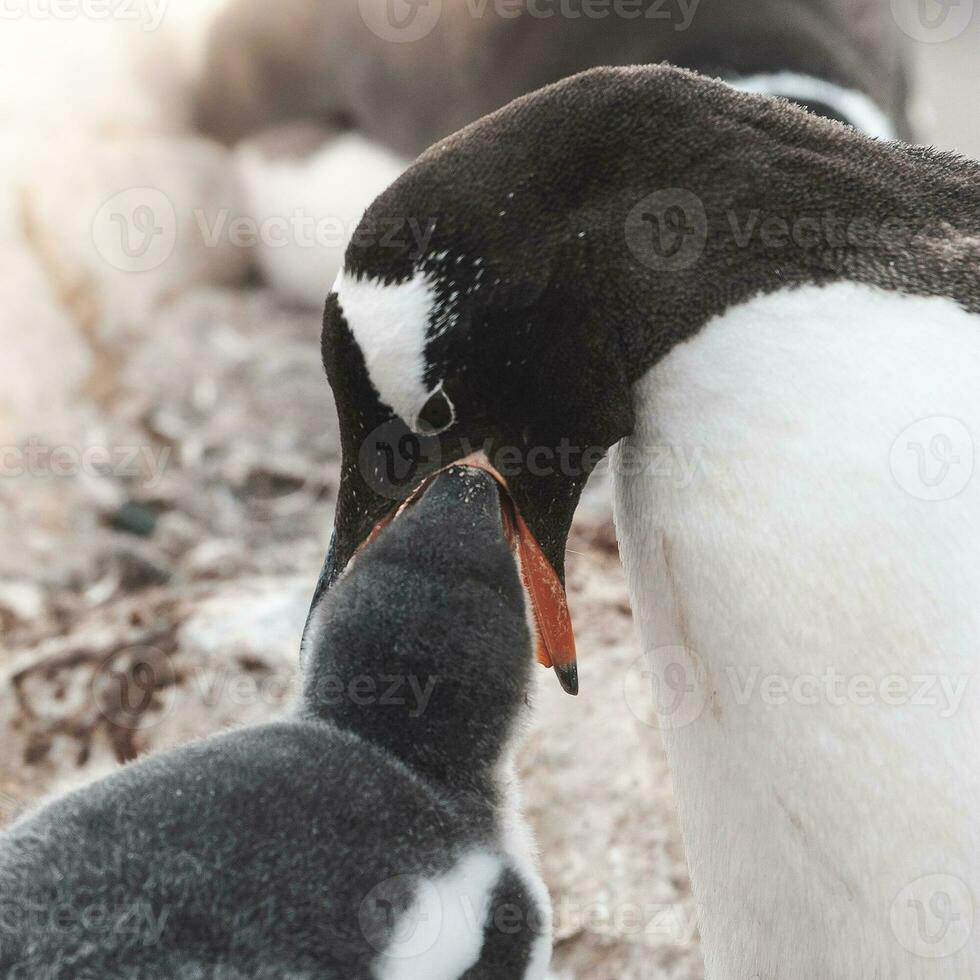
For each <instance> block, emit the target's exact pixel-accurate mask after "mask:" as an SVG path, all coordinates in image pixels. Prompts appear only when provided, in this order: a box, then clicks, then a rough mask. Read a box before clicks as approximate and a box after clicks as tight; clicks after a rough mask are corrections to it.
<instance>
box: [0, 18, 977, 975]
mask: <svg viewBox="0 0 980 980" xmlns="http://www.w3.org/2000/svg"><path fill="white" fill-rule="evenodd" d="M381 2H382V0H362V2H361V4H360V5H359V6H358V5H354V4H352V3H349V2H348V0H336V3H337V10H338V11H341V9H342V8H343V10H344V11H346V14H345V15H346V16H355V14H356V15H358V16H360V17H361V19H362V21H363V22H364V23H365V24H367V26H368V27H371V24H372V20H373V18H374V16H375V14H374V13H373V12H372V7H371V5H372V4H374V5H376V4H380V3H381ZM457 2H458V3H462V2H463V0H452V3H457ZM885 2H886V5H887V0H885ZM896 2H897V0H896ZM909 2H910V3H911V2H912V0H909ZM916 2H918V0H916ZM930 2H932V0H930ZM446 3H447V4H450V0H446ZM234 5H235V0H155V2H154V0H4V2H3V6H2V11H0V128H2V139H3V146H4V152H3V154H2V155H0V179H2V184H3V195H2V197H0V745H3V747H4V751H3V752H2V753H0V825H2V824H3V823H5V822H7V821H9V820H10V819H12V818H13V817H14V816H15V815H16V814H17V813H18V812H20V811H21V810H22V809H23V808H24V807H25V806H27V805H29V804H30V803H31V802H32V801H34V800H36V799H38V798H39V797H41V796H43V795H45V794H47V793H49V792H51V791H53V790H57V789H62V788H64V787H66V786H68V785H72V784H75V783H77V782H81V781H86V780H89V779H91V778H94V777H95V776H98V775H102V774H103V773H105V772H106V771H108V770H109V769H111V768H112V767H114V766H116V765H118V764H120V763H122V762H125V761H127V760H130V759H132V758H135V757H136V756H137V755H139V754H141V753H145V752H147V751H152V750H157V749H160V748H163V747H168V746H172V745H176V744H179V743H181V742H184V741H186V740H188V739H192V738H197V737H200V736H202V735H205V734H207V733H210V732H213V731H216V730H220V729H222V728H225V727H227V726H230V725H235V724H241V723H248V722H255V721H260V720H266V719H269V718H271V717H275V716H276V715H279V714H282V713H283V712H285V711H286V710H288V708H289V705H290V701H291V698H292V693H293V685H294V678H295V668H296V658H297V652H298V647H299V638H300V633H301V630H302V627H303V621H304V618H305V615H306V611H307V607H308V603H309V600H310V596H311V594H312V588H313V585H314V583H315V581H316V577H317V573H318V571H319V568H320V565H321V563H322V560H323V556H324V553H325V551H326V547H327V543H328V537H329V530H330V526H331V522H332V507H333V501H334V495H335V491H336V487H337V470H338V464H339V446H338V441H337V433H336V422H335V416H334V412H333V408H332V402H331V397H330V392H329V389H328V387H327V385H326V382H325V380H324V378H323V373H322V368H321V365H320V356H319V327H320V307H321V306H322V301H323V299H324V297H325V296H326V294H327V292H328V291H329V288H330V284H331V281H332V278H333V272H334V271H335V269H336V266H337V264H338V262H339V261H340V256H341V255H342V252H343V246H344V243H345V241H346V238H347V236H348V235H349V234H350V232H351V231H352V230H353V227H354V225H355V224H356V221H357V218H358V216H359V214H360V212H361V210H362V209H363V207H364V206H366V204H368V203H369V202H370V200H371V198H372V197H373V196H374V194H375V193H376V192H377V191H379V190H380V189H382V188H383V187H384V186H386V184H387V183H389V182H390V181H391V180H392V179H394V177H395V176H396V175H397V174H398V172H399V171H400V169H401V168H402V167H403V166H404V165H405V163H406V161H407V157H408V155H409V154H410V153H411V152H413V151H414V148H413V147H412V140H413V133H411V132H402V133H401V135H400V136H399V137H398V138H395V139H393V140H392V141H391V142H392V145H391V146H382V145H380V144H379V142H378V141H377V139H376V138H374V137H373V136H370V134H369V136H370V138H369V136H365V135H363V134H360V133H358V132H357V131H356V126H355V127H352V126H351V120H350V119H344V118H342V116H343V113H341V112H336V113H334V112H333V110H332V109H331V110H330V111H325V112H323V113H320V114H318V117H317V118H316V120H315V121H311V120H306V121H304V120H298V121H297V120H293V121H290V122H281V123H280V122H279V121H277V120H276V119H275V116H276V113H275V111H274V110H275V107H274V106H273V107H272V108H271V110H270V106H269V105H268V104H265V105H263V106H261V107H259V108H255V107H254V106H250V105H249V102H248V97H249V93H252V94H254V95H255V97H256V98H257V99H258V98H260V97H261V98H263V99H265V100H266V102H268V99H269V96H268V93H262V92H259V91H258V90H257V89H256V87H255V78H254V75H253V73H254V66H255V64H256V60H258V61H259V62H261V60H262V58H263V57H267V55H266V54H264V53H263V51H261V50H260V51H256V50H254V49H250V50H245V48H244V47H242V46H239V47H238V48H236V47H235V46H234V45H233V44H232V45H230V46H229V48H228V51H230V52H231V53H226V54H225V55H224V56H223V57H224V58H225V63H224V65H223V74H222V77H223V78H224V79H226V80H227V79H233V80H235V85H236V88H235V92H231V91H228V92H225V91H223V90H218V91H215V90H214V88H213V85H212V87H211V88H210V89H208V84H209V83H208V81H207V77H208V76H207V72H205V70H204V66H205V64H206V62H207V56H206V53H207V51H208V45H209V41H210V38H211V33H212V31H213V29H214V26H215V24H216V23H218V21H217V20H216V18H218V17H219V16H220V15H221V14H222V12H223V11H225V10H226V8H229V7H233V6H234ZM450 5H451V4H450ZM266 6H267V7H268V8H269V10H268V11H267V12H266V15H265V16H266V17H267V19H268V36H269V37H270V39H273V40H275V47H274V50H275V55H274V57H275V58H276V59H278V61H277V63H276V65H275V72H274V74H276V77H279V78H281V79H283V84H284V85H285V87H286V88H285V91H286V96H285V97H286V98H289V97H290V92H291V90H290V88H289V86H290V84H292V83H293V82H294V81H295V79H294V78H293V74H294V73H293V66H292V65H291V59H290V58H289V57H288V56H287V57H284V54H283V53H284V51H285V52H286V53H287V55H288V52H289V50H290V48H289V46H290V44H291V43H293V40H295V44H296V59H297V63H300V62H302V60H303V59H309V58H311V57H312V58H313V59H314V60H315V59H316V58H317V57H318V55H317V53H316V51H313V52H312V54H311V52H310V50H309V48H310V45H309V37H310V36H311V32H310V31H309V30H308V26H309V23H310V20H309V18H310V14H309V10H310V8H314V7H318V8H320V10H321V11H322V10H323V9H324V8H329V7H330V4H328V3H323V2H320V3H318V2H317V0H307V2H303V0H290V2H288V3H287V2H284V3H282V4H281V5H279V4H271V3H269V4H267V5H266ZM958 6H960V10H959V12H958V14H957V17H958V18H959V20H958V21H957V29H956V31H955V32H953V33H952V36H949V37H946V36H944V34H943V32H940V33H939V34H936V32H932V34H929V32H925V34H923V32H917V31H914V30H913V31H911V32H909V31H907V30H906V31H905V33H906V34H907V35H908V37H907V40H908V46H909V52H910V58H911V63H912V77H913V89H914V93H915V98H914V120H915V124H916V126H917V131H918V135H919V141H920V142H925V143H932V144H935V145H937V146H939V147H942V148H947V149H953V150H957V151H959V152H960V153H963V154H967V155H970V156H975V157H976V156H980V112H978V109H977V105H978V95H980V15H974V11H973V0H960V5H958ZM893 8H894V9H897V8H895V5H894V4H893ZM964 14H968V15H969V16H967V17H964ZM897 16H898V17H899V20H902V19H903V16H904V15H902V14H901V13H899V14H898V15H897ZM340 17H342V15H341V14H340V13H338V18H340ZM222 23H224V22H222ZM378 23H380V21H379V22H378ZM947 33H949V32H947ZM374 34H375V36H376V38H377V40H378V42H379V46H378V48H377V49H376V50H372V51H359V50H348V51H345V50H344V47H343V45H338V46H335V48H336V50H334V51H333V52H332V54H331V56H332V57H335V58H336V57H349V59H350V63H351V65H352V68H351V72H350V73H349V77H350V78H352V79H353V80H354V81H353V83H352V84H355V85H356V84H359V81H358V80H362V81H363V82H364V84H365V85H370V84H373V82H372V81H371V80H372V78H373V77H374V75H373V74H372V73H373V72H374V73H376V72H377V70H378V65H380V66H381V69H382V70H384V71H390V73H391V78H394V79H395V80H396V82H397V79H398V78H403V79H404V78H413V77H415V75H413V71H414V69H415V67H416V66H415V65H414V64H413V59H421V58H425V57H429V56H430V55H431V51H432V45H433V44H437V43H444V44H447V45H452V44H463V41H461V40H460V38H458V37H449V38H442V39H441V40H440V37H441V36H440V35H438V34H436V35H434V36H433V37H430V38H429V39H428V45H429V46H428V47H423V48H417V47H415V46H413V43H412V42H411V41H409V43H402V42H403V41H404V39H401V41H394V40H392V39H391V38H386V37H384V36H383V35H384V29H383V28H382V29H381V31H380V33H379V31H378V30H374ZM338 36H339V37H340V36H342V31H341V30H340V28H338ZM467 43H470V44H472V43H473V42H472V39H470V40H469V41H468V42H467ZM464 47H465V45H464ZM338 50H339V51H340V54H338ZM474 50H477V51H479V50H480V47H479V43H478V42H477V44H476V48H475V49H474ZM236 51H237V52H238V54H236V53H235V52H236ZM457 55H458V51H457ZM268 57H272V55H268ZM372 59H373V61H372ZM417 67H418V69H419V71H420V72H422V71H423V69H424V68H425V67H426V66H425V65H422V64H421V63H420V64H419V65H418V66H417ZM429 67H431V66H429ZM399 73H400V74H399ZM389 81H390V79H389ZM409 88H410V86H409ZM444 89H445V91H444V92H443V95H442V97H443V99H447V100H448V99H452V97H453V95H454V90H453V88H452V76H449V78H448V79H447V80H446V83H445V86H444ZM388 91H389V92H394V93H395V94H396V96H397V93H398V92H399V86H398V85H397V84H394V85H391V86H389V90H388ZM202 93H203V94H202ZM242 93H244V101H243V96H242ZM403 95H404V97H405V98H417V96H416V95H414V94H413V93H412V92H411V91H407V90H406V92H405V93H403ZM226 96H227V102H226V101H225V97H226ZM390 97H392V96H390V95H389V96H386V98H390ZM417 108H418V107H417V106H415V110H416V115H417V114H418V113H417ZM253 109H254V110H255V111H254V120H255V124H254V125H253V117H252V115H251V114H252V111H253ZM390 113H391V114H393V115H395V116H398V115H399V114H400V113H401V109H400V108H399V106H398V105H392V106H390ZM406 118H415V116H413V115H412V113H411V112H408V113H407V115H406ZM450 118H451V114H450ZM431 126H432V128H433V130H437V129H438V126H439V123H438V122H435V123H432V124H431ZM396 128H397V127H396ZM423 131H426V130H425V129H424V127H422V128H421V129H419V132H423ZM436 135H439V134H438V133H436ZM570 548H571V554H570V556H569V561H568V579H569V591H570V598H571V606H572V611H573V616H574V619H575V624H576V629H577V633H578V642H579V648H580V664H581V670H582V691H583V694H582V696H581V697H580V698H578V699H577V700H572V699H567V698H564V697H563V696H562V695H561V692H560V691H559V689H558V685H557V684H556V683H555V682H554V679H553V677H552V676H551V675H550V674H546V673H545V672H544V671H542V672H541V676H540V678H539V681H540V691H539V694H538V698H537V709H538V710H537V713H536V721H535V727H534V730H533V732H532V734H531V737H530V739H529V742H528V745H527V747H526V749H525V751H524V754H523V757H522V764H521V771H522V777H523V780H524V785H525V787H526V799H527V809H528V814H529V817H530V819H531V822H532V824H533V825H534V826H535V830H536V833H537V835H538V838H539V841H540V844H541V848H542V856H543V862H544V866H545V876H546V878H547V880H548V883H549V886H550V888H551V891H552V896H553V898H554V901H555V906H556V924H557V950H556V957H557V965H558V967H560V968H561V969H562V970H563V971H565V972H566V973H567V974H568V975H570V976H575V977H582V978H589V980H606V978H609V980H612V978H617V980H623V978H643V980H659V978H664V980H695V978H697V977H699V976H700V975H701V966H700V958H699V954H698V948H697V933H696V928H695V924H694V907H693V903H692V901H691V897H690V893H689V887H688V880H687V873H686V869H685V865H684V859H683V853H682V848H681V844H680V840H679V836H678V833H677V828H676V823H675V818H674V815H673V806H672V801H671V788H670V781H669V777H668V774H667V769H666V764H665V762H664V759H663V756H662V750H661V748H660V740H659V734H658V731H657V728H656V719H655V714H654V705H653V703H652V697H651V695H650V693H649V692H647V691H646V689H645V686H644V684H643V682H642V678H641V676H640V674H641V670H640V667H641V662H640V660H639V649H638V648H637V647H636V646H635V645H634V644H633V642H632V641H631V639H630V637H631V635H632V634H631V630H630V624H629V621H630V609H629V604H628V600H627V597H626V591H625V587H624V583H623V580H622V574H621V570H620V566H619V562H618V555H617V550H616V543H615V535H614V532H613V528H612V523H611V510H610V505H609V500H608V494H607V492H606V488H605V484H604V482H603V480H601V479H600V480H598V481H596V483H595V486H594V487H593V488H592V489H591V490H590V493H589V496H588V498H587V500H586V502H585V506H584V507H583V508H582V510H581V511H580V514H579V518H578V523H577V526H576V529H575V532H574V535H573V539H572V542H571V544H570ZM556 730H558V731H560V732H561V737H560V738H558V739H555V738H547V737H546V734H547V733H553V732H554V731H556ZM546 802H547V803H548V804H549V806H550V809H551V812H552V813H563V812H564V813H569V814H575V820H574V821H569V822H568V824H563V825H555V823H554V822H551V823H550V824H549V823H546V822H544V821H543V820H542V819H540V817H541V815H542V813H543V810H544V805H545V803H546Z"/></svg>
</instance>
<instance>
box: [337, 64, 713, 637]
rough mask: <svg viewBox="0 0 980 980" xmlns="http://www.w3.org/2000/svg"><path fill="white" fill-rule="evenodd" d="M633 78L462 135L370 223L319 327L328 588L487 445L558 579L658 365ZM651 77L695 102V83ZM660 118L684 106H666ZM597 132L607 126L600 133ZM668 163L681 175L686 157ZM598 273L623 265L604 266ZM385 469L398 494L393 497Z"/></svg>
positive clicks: (667, 73)
mask: <svg viewBox="0 0 980 980" xmlns="http://www.w3.org/2000/svg"><path fill="white" fill-rule="evenodd" d="M630 71H631V70H629V69H626V70H613V69H602V70H596V71H593V72H589V73H586V74H585V75H582V76H578V77H577V78H575V79H570V80H567V81H566V82H562V83H559V84H558V85H557V86H552V87H550V88H548V89H545V90H542V91H540V92H538V93H535V94H533V95H532V96H529V97H527V98H524V99H520V100H518V101H517V102H515V103H512V104H511V105H510V106H508V107H505V108H504V109H502V110H500V111H499V112H497V113H494V114H493V115H491V116H488V117H486V118H485V119H483V120H481V121H479V122H477V123H475V124H473V125H472V126H469V127H467V128H466V129H464V130H462V131H460V132H459V133H457V134H456V135H454V136H452V137H450V138H449V139H447V140H446V141H444V142H442V143H439V144H437V145H436V146H434V147H433V148H432V149H430V150H429V151H427V152H426V153H425V154H423V155H422V156H421V157H420V158H419V159H418V161H416V163H415V164H414V165H413V166H412V167H411V168H410V169H409V170H408V171H407V172H406V173H405V174H404V175H403V176H402V177H401V178H400V179H399V180H398V181H396V183H395V184H393V185H392V186H391V187H390V188H389V189H388V190H387V191H386V192H385V193H384V194H382V195H381V197H379V198H378V199H377V200H376V201H375V203H374V204H373V205H372V207H371V208H370V209H369V210H368V211H367V213H366V214H365V217H364V219H363V221H362V223H361V226H360V228H359V229H358V231H357V232H356V233H355V235H354V237H353V240H352V242H351V245H350V247H349V249H348V251H347V254H346V258H345V265H344V269H343V270H342V272H341V274H340V276H339V277H338V279H337V282H336V284H335V287H334V289H333V291H332V292H331V294H330V296H329V297H328V300H327V305H326V311H325V318H324V331H323V358H324V364H325V367H326V370H327V374H328V377H329V380H330V382H331V385H332V387H333V390H334V395H335V399H336V403H337V406H338V412H339V416H340V425H341V432H342V442H343V454H344V464H343V470H342V477H341V486H340V491H339V499H338V507H337V512H336V521H335V528H334V531H335V534H334V540H333V547H332V552H331V556H330V558H329V560H328V562H327V567H326V570H325V574H324V584H325V586H328V585H329V583H330V581H331V580H332V579H333V578H334V577H335V576H336V575H337V574H339V572H340V571H341V570H342V569H343V567H344V565H345V564H346V562H347V561H348V560H349V559H350V557H351V555H352V554H353V553H354V552H355V551H356V549H357V548H358V547H359V546H360V544H361V542H362V541H363V540H364V539H365V538H366V537H367V536H368V535H369V534H370V532H371V529H372V527H373V526H374V525H375V523H376V522H377V521H378V520H379V519H380V518H381V517H382V516H383V515H384V514H385V513H386V512H387V511H388V510H390V508H391V507H392V502H393V501H397V499H399V497H398V491H399V489H401V490H404V491H405V492H410V490H411V487H412V486H413V485H414V484H415V483H417V482H418V481H419V480H421V479H424V478H425V476H426V475H428V473H430V472H432V470H433V469H437V468H438V467H439V466H444V465H446V464H447V463H449V462H452V461H453V460H456V459H459V458H462V457H464V456H469V455H471V454H473V453H474V452H482V453H484V454H485V455H486V456H487V457H488V458H489V459H490V461H491V462H492V463H493V465H494V466H495V467H496V468H497V469H498V470H499V471H500V472H501V473H502V474H503V476H504V477H505V478H506V480H507V483H508V486H509V488H510V492H511V494H512V498H513V501H514V503H515V505H516V508H517V510H518V511H519V513H520V514H521V515H522V517H523V518H524V520H525V522H526V526H527V528H528V530H529V533H530V536H531V537H533V539H534V540H535V542H536V543H537V544H538V545H539V546H540V550H541V552H542V553H543V555H544V556H545V557H546V559H547V561H548V563H549V564H550V567H551V569H552V571H553V574H554V575H555V576H556V577H557V578H558V579H559V580H561V581H563V578H564V551H565V546H566V540H567V535H568V531H569V527H570V524H571V520H572V516H573V513H574V510H575V508H576V506H577V503H578V500H579V498H580V495H581V492H582V490H583V488H584V486H585V483H586V481H587V480H588V477H589V475H590V473H591V472H592V470H593V469H594V468H595V466H596V465H597V464H598V462H599V461H600V460H601V458H602V456H603V454H604V453H605V452H606V450H607V449H608V448H609V447H610V446H612V445H613V444H615V443H616V442H618V441H619V440H620V439H622V438H623V437H624V436H626V435H627V434H629V433H630V432H631V430H632V427H633V418H634V417H633V397H632V391H631V384H632V382H633V381H634V380H635V379H636V377H637V376H638V371H637V368H638V367H639V368H640V373H642V367H643V366H642V365H637V364H636V363H632V361H633V360H635V358H632V359H631V357H630V354H629V348H628V344H626V343H624V337H627V336H629V334H630V332H631V330H636V329H639V328H638V324H637V319H638V317H640V316H642V309H643V305H644V304H643V302H641V301H638V299H637V283H638V282H640V281H641V280H642V279H643V278H644V277H643V273H644V271H645V270H643V269H642V268H640V269H639V270H637V266H636V263H635V262H633V261H631V259H630V256H629V253H628V248H627V243H626V241H625V236H624V233H623V218H621V217H620V216H619V215H620V212H621V211H622V212H623V217H625V214H626V212H628V211H629V206H628V205H627V206H625V210H624V207H623V201H625V200H630V201H635V197H631V196H630V192H629V190H628V189H624V185H625V184H627V183H628V182H630V183H632V184H634V185H635V183H636V181H635V180H632V179H631V177H630V173H629V168H630V166H631V163H630V161H629V160H628V159H623V157H624V156H625V154H623V153H622V152H620V150H619V149H616V148H617V146H620V144H622V143H623V142H624V140H625V139H626V135H624V134H622V133H618V131H617V130H616V127H615V126H614V125H612V124H610V123H609V122H608V120H609V119H610V118H612V117H614V118H617V119H619V118H625V119H626V125H627V126H629V125H630V122H629V120H630V118H631V115H630V113H631V112H632V111H633V109H632V108H631V107H630V106H629V105H627V106H626V111H625V112H624V110H623V107H622V105H618V104H617V100H619V102H623V100H626V101H627V102H630V101H632V102H633V103H638V104H639V103H641V102H643V99H644V97H645V96H644V93H642V92H637V91H635V90H634V89H635V87H634V86H632V84H631V80H630ZM649 71H651V72H654V73H656V72H659V73H660V74H662V75H663V76H664V77H665V79H666V87H667V88H668V89H669V87H670V84H672V83H671V79H674V80H675V81H676V84H677V85H678V87H679V88H680V89H681V90H682V91H684V92H685V93H687V96H688V99H689V100H690V99H693V98H694V97H695V95H696V92H694V89H695V87H696V85H697V81H698V80H697V79H696V78H695V76H693V75H692V74H690V73H685V72H680V71H676V70H673V69H650V70H649ZM718 88H722V86H720V85H719V86H718ZM648 101H649V100H648ZM635 111H636V112H639V111H641V108H640V107H639V105H638V106H637V107H636V108H635ZM643 111H647V112H652V111H653V109H651V108H650V106H649V105H647V106H646V108H644V109H643ZM660 111H661V112H663V113H665V114H666V113H669V112H670V111H673V110H672V105H671V103H670V101H669V100H668V99H664V100H663V101H662V104H661V106H660ZM601 125H605V126H606V128H607V129H610V130H611V131H610V132H608V133H604V134H601V135H597V134H596V132H595V130H596V127H597V126H601ZM617 125H618V124H617ZM617 133H618V135H617ZM657 152H659V153H661V154H662V157H663V162H664V164H665V172H667V170H666V164H667V163H669V162H670V160H671V148H670V147H662V148H661V149H660V150H659V151H658V150H656V149H654V151H653V152H652V154H651V155H653V156H656V153H657ZM659 162H660V161H659V160H657V159H653V160H646V161H645V163H644V173H648V172H649V171H650V170H651V169H652V170H654V171H656V170H657V168H658V164H659ZM633 189H634V190H635V187H634V188H633ZM614 195H615V198H614ZM607 205H608V210H609V211H611V212H612V213H613V214H614V215H615V218H614V219H612V220H610V219H608V218H607V216H606V214H605V213H604V208H605V207H606V206H607ZM603 263H605V264H606V265H610V266H612V267H614V268H616V269H617V270H618V271H617V272H616V274H614V275H608V276H607V275H595V273H596V270H597V267H598V266H599V265H601V264H603ZM602 271H603V272H605V269H603V270H602ZM646 279H647V280H648V281H646V282H645V283H644V284H643V286H642V287H641V288H643V289H649V288H651V287H650V282H649V279H650V277H649V276H647V277H646ZM640 299H641V300H642V299H643V297H640ZM399 466H402V470H400V471H399ZM396 471H398V472H397V474H396ZM386 474H387V475H397V480H395V481H393V482H395V483H398V482H399V481H400V485H399V486H395V487H392V486H390V485H389V486H385V485H384V484H385V481H386V479H387V476H386ZM540 625H541V624H540V622H539V626H540Z"/></svg>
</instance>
